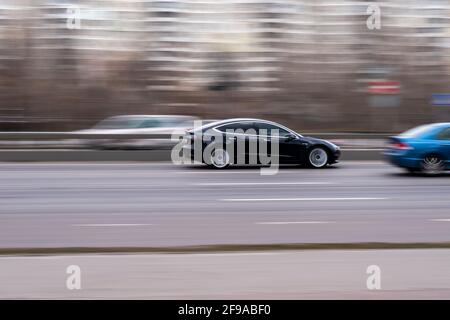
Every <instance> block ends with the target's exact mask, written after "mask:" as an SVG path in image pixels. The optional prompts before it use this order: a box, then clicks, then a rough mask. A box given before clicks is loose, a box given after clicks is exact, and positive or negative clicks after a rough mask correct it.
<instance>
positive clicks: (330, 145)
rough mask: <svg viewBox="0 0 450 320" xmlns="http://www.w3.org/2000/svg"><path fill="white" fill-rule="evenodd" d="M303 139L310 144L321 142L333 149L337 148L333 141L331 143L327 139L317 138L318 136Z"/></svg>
mask: <svg viewBox="0 0 450 320" xmlns="http://www.w3.org/2000/svg"><path fill="white" fill-rule="evenodd" d="M303 139H305V140H306V141H308V142H310V143H312V144H323V145H325V146H327V147H329V148H331V149H333V150H337V149H339V147H338V146H337V145H335V144H334V143H332V142H330V141H328V140H324V139H318V138H314V137H303Z"/></svg>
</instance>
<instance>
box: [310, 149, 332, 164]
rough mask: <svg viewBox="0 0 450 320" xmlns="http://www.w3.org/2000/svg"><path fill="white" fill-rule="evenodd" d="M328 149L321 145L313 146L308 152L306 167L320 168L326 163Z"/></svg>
mask: <svg viewBox="0 0 450 320" xmlns="http://www.w3.org/2000/svg"><path fill="white" fill-rule="evenodd" d="M328 159H329V156H328V151H327V150H326V149H325V148H323V147H313V148H311V150H310V151H309V152H308V156H307V158H306V163H307V165H308V167H310V168H314V169H321V168H324V167H326V166H327V164H328Z"/></svg>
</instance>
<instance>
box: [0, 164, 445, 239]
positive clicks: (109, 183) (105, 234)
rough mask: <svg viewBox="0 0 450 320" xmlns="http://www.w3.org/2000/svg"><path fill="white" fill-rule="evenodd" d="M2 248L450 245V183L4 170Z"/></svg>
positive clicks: (152, 168)
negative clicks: (415, 243)
mask: <svg viewBox="0 0 450 320" xmlns="http://www.w3.org/2000/svg"><path fill="white" fill-rule="evenodd" d="M0 177H1V183H0V248H19V247H52V248H55V247H118V246H139V247H161V246H187V245H211V244H267V243H341V242H342V243H349V242H442V241H450V196H449V194H450V177H449V176H442V177H433V178H429V177H417V176H411V175H408V174H406V173H404V172H403V171H402V170H400V169H397V168H395V167H392V166H390V165H387V164H384V163H382V162H343V163H341V164H338V165H336V166H335V167H332V168H328V169H324V170H310V169H302V168H284V169H281V170H280V172H279V173H278V174H276V175H273V176H263V175H261V174H260V170H259V169H252V168H235V169H233V168H231V169H230V170H226V171H216V170H211V169H206V168H204V167H200V168H197V167H188V168H186V167H181V166H174V165H171V164H168V163H167V164H164V163H156V164H146V163H140V164H136V163H114V164H111V163H108V164H106V163H35V164H30V163H3V164H0Z"/></svg>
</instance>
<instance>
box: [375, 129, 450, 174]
mask: <svg viewBox="0 0 450 320" xmlns="http://www.w3.org/2000/svg"><path fill="white" fill-rule="evenodd" d="M384 154H385V156H386V157H387V158H388V160H389V161H390V162H391V163H392V164H394V165H396V166H399V167H402V168H405V169H407V170H408V171H409V172H423V173H427V174H438V173H442V172H443V171H444V170H448V169H450V123H435V124H428V125H423V126H419V127H416V128H414V129H411V130H408V131H406V132H404V133H402V134H400V135H398V136H395V137H391V138H389V144H388V147H387V150H386V151H385V152H384Z"/></svg>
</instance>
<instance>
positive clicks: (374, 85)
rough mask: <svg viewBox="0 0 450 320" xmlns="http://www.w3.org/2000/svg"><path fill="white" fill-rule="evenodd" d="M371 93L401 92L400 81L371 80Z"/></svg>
mask: <svg viewBox="0 0 450 320" xmlns="http://www.w3.org/2000/svg"><path fill="white" fill-rule="evenodd" d="M368 91H369V93H371V94H399V93H400V82H398V81H371V82H369V90H368Z"/></svg>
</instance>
